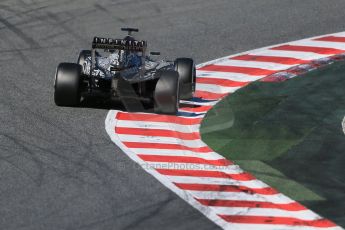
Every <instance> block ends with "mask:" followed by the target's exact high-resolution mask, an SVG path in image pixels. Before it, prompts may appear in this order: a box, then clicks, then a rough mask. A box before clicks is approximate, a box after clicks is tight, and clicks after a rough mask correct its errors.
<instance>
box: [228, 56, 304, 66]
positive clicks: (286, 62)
mask: <svg viewBox="0 0 345 230" xmlns="http://www.w3.org/2000/svg"><path fill="white" fill-rule="evenodd" d="M231 59H234V60H243V61H259V62H273V63H279V64H284V65H298V64H303V63H307V62H309V61H306V60H301V59H297V58H290V57H271V56H262V55H252V54H245V55H241V56H237V57H232V58H231Z"/></svg>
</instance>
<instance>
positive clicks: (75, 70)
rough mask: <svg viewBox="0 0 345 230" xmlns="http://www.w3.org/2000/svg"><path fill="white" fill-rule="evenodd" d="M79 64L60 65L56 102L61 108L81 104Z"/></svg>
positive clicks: (57, 72) (55, 95)
mask: <svg viewBox="0 0 345 230" xmlns="http://www.w3.org/2000/svg"><path fill="white" fill-rule="evenodd" d="M81 68H82V67H81V66H80V65H79V64H75V63H60V64H59V66H58V67H57V70H56V75H55V84H54V88H55V92H54V101H55V104H56V105H59V106H77V105H78V104H79V103H80V99H81V96H80V88H81V87H80V86H81V81H82V78H81V70H82V69H81Z"/></svg>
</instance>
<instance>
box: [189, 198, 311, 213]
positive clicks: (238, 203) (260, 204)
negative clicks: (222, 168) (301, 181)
mask: <svg viewBox="0 0 345 230" xmlns="http://www.w3.org/2000/svg"><path fill="white" fill-rule="evenodd" d="M196 200H197V201H199V202H200V203H201V204H203V205H206V206H215V207H244V208H272V209H281V210H286V211H302V210H307V209H306V208H305V207H304V206H303V205H301V204H299V203H297V202H291V203H286V204H276V203H272V202H264V201H242V200H209V199H197V198H196Z"/></svg>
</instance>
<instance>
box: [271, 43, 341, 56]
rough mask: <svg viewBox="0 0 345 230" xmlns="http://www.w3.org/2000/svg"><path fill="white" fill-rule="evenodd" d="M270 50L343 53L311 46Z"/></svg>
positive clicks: (289, 46)
mask: <svg viewBox="0 0 345 230" xmlns="http://www.w3.org/2000/svg"><path fill="white" fill-rule="evenodd" d="M271 49H272V50H286V51H300V52H312V53H317V54H329V55H334V54H340V53H344V52H345V50H339V49H333V48H324V47H312V46H295V45H282V46H277V47H273V48H271Z"/></svg>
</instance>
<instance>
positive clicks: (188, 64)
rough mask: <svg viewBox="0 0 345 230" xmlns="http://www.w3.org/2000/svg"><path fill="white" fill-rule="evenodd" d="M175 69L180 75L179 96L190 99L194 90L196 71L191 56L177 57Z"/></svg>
mask: <svg viewBox="0 0 345 230" xmlns="http://www.w3.org/2000/svg"><path fill="white" fill-rule="evenodd" d="M175 69H176V71H177V72H178V74H179V76H180V97H181V99H190V98H192V97H193V94H194V92H195V82H196V74H195V73H196V71H195V65H194V61H193V59H191V58H177V59H176V60H175Z"/></svg>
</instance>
